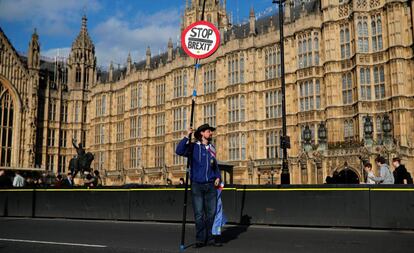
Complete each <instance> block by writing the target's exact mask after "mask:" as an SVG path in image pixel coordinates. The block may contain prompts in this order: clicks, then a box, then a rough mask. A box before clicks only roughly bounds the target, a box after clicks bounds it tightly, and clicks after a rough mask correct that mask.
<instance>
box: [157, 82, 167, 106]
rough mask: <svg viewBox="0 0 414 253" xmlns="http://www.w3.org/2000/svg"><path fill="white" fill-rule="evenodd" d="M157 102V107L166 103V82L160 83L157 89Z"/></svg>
mask: <svg viewBox="0 0 414 253" xmlns="http://www.w3.org/2000/svg"><path fill="white" fill-rule="evenodd" d="M155 89H156V90H155V97H156V98H155V102H156V105H162V104H164V103H165V82H164V81H163V80H161V81H158V82H157V84H156V87H155Z"/></svg>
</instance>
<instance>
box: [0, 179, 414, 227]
mask: <svg viewBox="0 0 414 253" xmlns="http://www.w3.org/2000/svg"><path fill="white" fill-rule="evenodd" d="M183 191H184V189H183V188H155V187H150V188H148V187H147V188H139V189H136V188H134V189H115V188H103V189H35V190H33V189H25V190H13V189H12V190H0V216H3V217H5V216H10V217H56V218H77V219H110V220H140V221H143V220H145V221H170V222H180V221H181V218H182V208H183ZM188 199H189V203H188V212H187V214H188V216H187V220H188V221H193V220H194V219H193V211H192V205H191V192H189V198H188ZM223 204H224V211H225V214H226V216H227V218H228V220H229V222H231V223H242V224H269V225H286V226H323V227H359V228H389V229H414V188H413V187H412V186H401V187H398V188H396V187H394V186H370V187H368V186H364V185H356V186H349V185H348V186H344V185H317V186H316V185H306V186H304V185H301V186H298V185H289V186H273V187H264V186H234V187H229V188H226V189H225V190H224V191H223Z"/></svg>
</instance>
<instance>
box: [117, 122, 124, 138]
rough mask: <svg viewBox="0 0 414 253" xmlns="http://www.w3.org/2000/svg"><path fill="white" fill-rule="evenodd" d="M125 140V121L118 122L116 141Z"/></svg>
mask: <svg viewBox="0 0 414 253" xmlns="http://www.w3.org/2000/svg"><path fill="white" fill-rule="evenodd" d="M122 141H124V122H123V121H122V122H118V123H116V142H122Z"/></svg>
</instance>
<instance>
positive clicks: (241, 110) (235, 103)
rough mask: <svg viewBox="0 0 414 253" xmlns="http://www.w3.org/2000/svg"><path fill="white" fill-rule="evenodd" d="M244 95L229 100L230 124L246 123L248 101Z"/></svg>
mask: <svg viewBox="0 0 414 253" xmlns="http://www.w3.org/2000/svg"><path fill="white" fill-rule="evenodd" d="M245 100H246V99H245V97H244V95H236V96H231V97H229V98H228V99H227V107H228V122H229V123H234V122H240V121H245V114H246V101H245Z"/></svg>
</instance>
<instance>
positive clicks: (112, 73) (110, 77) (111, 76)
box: [108, 61, 114, 82]
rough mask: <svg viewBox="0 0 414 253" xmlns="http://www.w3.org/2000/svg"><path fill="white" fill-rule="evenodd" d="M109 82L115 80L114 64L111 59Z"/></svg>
mask: <svg viewBox="0 0 414 253" xmlns="http://www.w3.org/2000/svg"><path fill="white" fill-rule="evenodd" d="M108 79H109V82H113V81H114V64H113V62H112V61H111V64H110V65H109V77H108Z"/></svg>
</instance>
